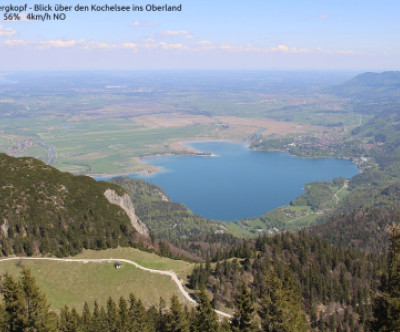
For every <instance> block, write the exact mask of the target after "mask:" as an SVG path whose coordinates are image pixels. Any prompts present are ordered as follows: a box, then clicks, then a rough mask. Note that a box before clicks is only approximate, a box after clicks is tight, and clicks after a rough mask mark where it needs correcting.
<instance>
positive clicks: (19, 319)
mask: <svg viewBox="0 0 400 332" xmlns="http://www.w3.org/2000/svg"><path fill="white" fill-rule="evenodd" d="M2 293H3V301H4V313H5V315H4V323H5V325H6V326H7V331H9V332H14V331H15V332H18V331H23V330H24V328H25V327H26V326H27V325H26V324H27V316H26V311H25V303H24V296H23V292H22V289H21V287H20V286H19V285H18V283H17V282H16V281H15V280H14V279H13V277H12V276H11V275H9V274H8V273H7V274H6V275H5V277H4V281H3V282H2Z"/></svg>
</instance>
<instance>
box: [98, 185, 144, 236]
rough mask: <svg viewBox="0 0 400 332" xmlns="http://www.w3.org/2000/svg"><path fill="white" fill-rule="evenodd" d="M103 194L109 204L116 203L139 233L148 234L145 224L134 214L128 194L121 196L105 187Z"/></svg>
mask: <svg viewBox="0 0 400 332" xmlns="http://www.w3.org/2000/svg"><path fill="white" fill-rule="evenodd" d="M104 196H106V198H107V199H108V201H109V202H110V203H111V204H116V205H118V206H119V207H121V208H122V209H123V210H124V211H125V213H126V214H127V215H128V217H129V219H130V220H131V224H132V226H133V227H134V228H135V229H136V230H137V231H138V233H139V234H143V235H149V229H148V228H147V226H146V225H145V224H144V223H143V222H141V221H140V220H139V218H138V217H137V216H136V214H135V208H134V207H133V204H132V200H131V198H130V197H129V196H128V194H125V195H124V196H122V197H121V196H119V195H118V194H117V193H116V192H115V191H114V190H112V189H107V190H106V191H105V192H104Z"/></svg>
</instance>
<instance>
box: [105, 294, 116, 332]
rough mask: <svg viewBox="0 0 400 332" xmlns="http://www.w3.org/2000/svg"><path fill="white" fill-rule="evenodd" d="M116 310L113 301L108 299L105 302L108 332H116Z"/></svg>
mask: <svg viewBox="0 0 400 332" xmlns="http://www.w3.org/2000/svg"><path fill="white" fill-rule="evenodd" d="M118 318H119V317H118V309H117V305H116V304H115V302H114V300H113V299H112V298H111V297H109V298H108V300H107V322H108V324H107V325H108V331H109V332H118Z"/></svg>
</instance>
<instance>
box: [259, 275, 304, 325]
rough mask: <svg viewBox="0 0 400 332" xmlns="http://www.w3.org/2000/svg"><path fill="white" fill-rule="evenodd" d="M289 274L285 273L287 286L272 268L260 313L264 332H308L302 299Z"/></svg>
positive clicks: (266, 280)
mask: <svg viewBox="0 0 400 332" xmlns="http://www.w3.org/2000/svg"><path fill="white" fill-rule="evenodd" d="M287 273H288V272H285V277H284V279H285V284H284V283H283V281H282V280H280V279H279V278H278V276H277V275H276V273H275V271H274V270H273V269H272V268H271V269H270V271H269V272H268V273H267V276H266V278H265V281H264V290H263V294H262V298H261V310H260V312H259V315H260V317H261V325H262V328H263V331H266V332H278V331H279V332H291V331H298V332H301V331H307V324H306V321H305V316H304V314H303V313H302V311H301V298H300V296H299V295H298V293H297V292H296V290H295V289H294V287H293V281H292V278H291V276H290V275H287Z"/></svg>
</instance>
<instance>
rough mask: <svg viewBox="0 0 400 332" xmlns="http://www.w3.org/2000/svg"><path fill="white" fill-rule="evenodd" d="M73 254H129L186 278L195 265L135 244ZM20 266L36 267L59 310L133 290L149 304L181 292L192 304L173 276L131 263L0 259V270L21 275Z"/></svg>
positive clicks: (40, 282) (39, 279) (41, 284)
mask: <svg viewBox="0 0 400 332" xmlns="http://www.w3.org/2000/svg"><path fill="white" fill-rule="evenodd" d="M73 258H125V259H129V260H132V261H135V262H137V263H139V264H140V265H143V266H146V267H149V268H154V269H161V270H173V271H174V272H176V273H177V275H178V276H179V278H180V279H185V278H186V277H187V275H188V274H189V273H190V272H191V270H192V266H193V265H192V264H190V263H188V262H184V261H175V260H171V259H168V258H163V257H160V256H157V255H155V254H151V253H147V252H143V251H140V250H136V249H132V248H118V249H111V250H103V251H91V250H87V251H84V252H83V253H82V254H80V255H79V256H74V257H73ZM20 266H25V267H27V268H29V269H31V270H32V274H33V275H34V277H35V278H36V280H37V283H38V285H39V287H40V288H41V289H42V291H43V292H44V293H45V294H46V296H47V300H48V303H49V304H50V307H51V309H52V310H55V311H58V310H60V309H61V308H62V307H63V306H64V305H69V306H73V307H76V308H77V309H79V310H80V309H81V308H82V306H83V304H84V301H87V302H88V303H89V305H93V302H94V300H97V301H98V302H99V304H102V305H103V306H105V305H106V301H107V299H108V297H109V296H111V297H112V298H113V299H114V300H116V301H118V300H119V297H120V296H124V297H125V298H127V297H128V295H129V294H130V293H133V294H134V295H135V296H136V297H137V298H140V299H141V300H142V302H143V304H144V305H145V306H146V307H149V306H151V305H157V304H158V303H159V300H160V297H163V298H164V299H165V300H167V302H169V299H170V298H171V296H172V295H173V294H176V295H177V296H178V298H179V300H180V302H181V303H182V304H185V305H189V303H188V301H187V300H185V298H184V297H183V296H182V295H181V293H180V292H179V290H178V287H177V285H176V284H175V283H174V282H173V281H172V280H171V278H170V277H168V276H163V275H158V274H155V273H151V272H147V271H142V270H140V269H138V268H135V267H134V266H132V265H128V264H123V263H122V264H121V266H122V267H121V269H119V270H116V269H115V268H114V264H113V263H92V262H89V263H79V262H76V263H75V262H73V263H71V262H57V261H20V262H18V261H8V262H0V274H4V273H5V272H6V271H8V272H9V273H11V274H12V275H14V276H15V277H17V276H18V274H19V273H20V270H21V267H20Z"/></svg>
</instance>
